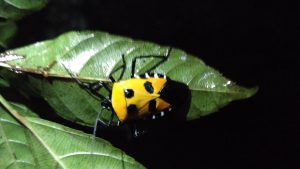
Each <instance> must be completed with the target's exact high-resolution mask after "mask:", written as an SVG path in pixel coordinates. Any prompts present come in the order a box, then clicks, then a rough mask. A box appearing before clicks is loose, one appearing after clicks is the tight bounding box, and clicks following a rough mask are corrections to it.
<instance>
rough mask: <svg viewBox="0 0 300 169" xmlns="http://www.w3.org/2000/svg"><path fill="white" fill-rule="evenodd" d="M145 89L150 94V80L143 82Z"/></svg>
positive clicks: (151, 87) (151, 90)
mask: <svg viewBox="0 0 300 169" xmlns="http://www.w3.org/2000/svg"><path fill="white" fill-rule="evenodd" d="M144 86H145V89H146V91H147V92H148V93H150V94H152V93H153V92H154V89H153V86H152V83H151V82H148V81H147V82H145V83H144Z"/></svg>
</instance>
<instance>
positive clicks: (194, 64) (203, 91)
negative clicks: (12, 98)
mask: <svg viewBox="0 0 300 169" xmlns="http://www.w3.org/2000/svg"><path fill="white" fill-rule="evenodd" d="M168 49H169V47H163V46H159V45H157V44H154V43H149V42H144V41H134V40H132V39H130V38H125V37H120V36H115V35H110V34H108V33H103V32H88V31H86V32H69V33H65V34H63V35H61V36H59V37H57V38H55V39H52V40H47V41H44V42H39V43H35V44H32V45H28V46H25V47H21V48H18V49H14V50H11V51H9V52H10V53H14V54H17V55H22V56H25V58H24V59H19V60H13V61H7V62H3V63H0V66H2V67H6V68H9V69H13V70H15V72H23V74H37V75H39V76H29V75H28V76H26V75H24V76H26V78H24V76H22V77H23V78H22V79H21V76H17V77H16V74H14V75H12V74H10V75H9V73H8V71H4V70H2V72H1V73H0V75H2V76H3V77H7V78H8V79H9V80H10V81H11V82H13V83H14V84H15V85H19V88H21V87H23V88H24V86H26V88H33V89H34V91H35V92H36V94H37V95H40V96H42V97H43V98H44V99H45V100H47V101H48V103H49V104H50V105H51V106H52V107H53V108H54V109H55V110H56V111H57V113H58V114H60V115H61V116H62V117H64V118H66V119H69V120H72V121H78V122H80V123H84V124H88V125H92V124H93V122H94V119H95V117H96V115H97V112H98V111H99V107H100V106H99V101H98V100H95V99H94V98H93V97H91V96H90V95H88V93H86V92H85V91H83V90H82V89H81V88H79V87H78V85H76V83H75V82H74V80H72V79H70V77H69V74H68V73H67V71H66V70H65V68H64V67H63V66H62V63H64V64H65V65H67V67H68V69H69V70H70V71H71V72H73V73H75V74H78V78H79V79H82V80H84V79H86V80H90V81H95V80H101V81H107V82H109V81H110V80H109V79H108V75H109V74H110V73H111V72H112V71H113V70H114V69H116V68H117V67H118V66H120V65H121V60H122V57H121V55H122V54H125V60H126V62H127V69H126V72H125V75H124V79H126V78H129V77H130V67H131V61H132V59H133V58H134V57H136V56H142V55H166V52H167V50H168ZM158 61H159V60H158V59H156V58H151V59H150V58H148V59H144V60H142V61H140V62H137V67H136V68H137V72H136V73H138V74H139V73H143V72H145V71H146V70H147V69H149V67H151V65H153V64H155V63H156V62H158ZM154 71H155V72H157V73H165V74H167V76H169V77H170V78H171V79H173V80H175V81H178V82H181V83H184V84H185V85H187V86H188V88H189V89H190V91H191V104H190V107H189V109H188V113H187V116H186V118H187V119H189V120H191V119H197V118H199V117H201V116H204V115H207V114H210V113H213V112H216V111H217V110H218V109H219V108H221V107H223V106H225V105H226V104H228V103H229V102H231V101H233V100H237V99H244V98H248V97H250V96H252V95H253V94H254V93H255V92H256V90H257V89H256V88H252V89H247V88H244V87H241V86H238V85H236V84H235V83H234V82H232V81H230V80H228V79H227V78H225V77H223V76H222V75H221V74H220V73H219V72H218V71H216V70H214V69H213V68H211V67H209V66H207V65H205V63H204V62H203V61H201V60H200V59H198V58H196V57H194V56H192V55H189V54H187V53H185V52H184V51H182V50H179V49H172V51H171V53H170V56H169V58H168V60H167V61H166V62H164V63H163V64H161V65H159V66H158V67H157V68H156V69H155V70H154ZM26 72H28V73H26ZM118 73H119V72H118ZM116 76H117V75H116ZM18 80H19V82H16V81H18ZM102 92H103V91H102Z"/></svg>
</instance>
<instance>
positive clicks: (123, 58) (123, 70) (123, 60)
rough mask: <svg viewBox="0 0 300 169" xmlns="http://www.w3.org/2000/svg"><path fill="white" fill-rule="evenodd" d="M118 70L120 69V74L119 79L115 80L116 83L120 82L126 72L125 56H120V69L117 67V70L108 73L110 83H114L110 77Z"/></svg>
mask: <svg viewBox="0 0 300 169" xmlns="http://www.w3.org/2000/svg"><path fill="white" fill-rule="evenodd" d="M120 69H122V72H121V74H120V76H119V78H118V79H117V81H120V80H121V79H122V78H123V76H124V73H125V70H126V61H125V55H124V54H122V65H121V66H120V67H118V68H117V69H115V70H113V71H112V72H111V73H110V75H109V78H110V80H111V81H112V82H115V81H116V80H115V79H114V78H113V76H112V75H113V74H114V73H115V72H117V71H119V70H120Z"/></svg>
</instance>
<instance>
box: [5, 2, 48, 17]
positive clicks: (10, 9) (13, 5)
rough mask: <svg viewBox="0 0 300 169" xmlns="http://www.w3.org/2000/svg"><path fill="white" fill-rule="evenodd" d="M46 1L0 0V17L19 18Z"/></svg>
mask: <svg viewBox="0 0 300 169" xmlns="http://www.w3.org/2000/svg"><path fill="white" fill-rule="evenodd" d="M46 3H47V1H45V0H0V18H4V19H10V20H17V19H20V18H21V17H23V16H25V15H27V14H29V13H30V12H32V11H36V10H39V9H40V8H42V7H44V6H45V4H46Z"/></svg>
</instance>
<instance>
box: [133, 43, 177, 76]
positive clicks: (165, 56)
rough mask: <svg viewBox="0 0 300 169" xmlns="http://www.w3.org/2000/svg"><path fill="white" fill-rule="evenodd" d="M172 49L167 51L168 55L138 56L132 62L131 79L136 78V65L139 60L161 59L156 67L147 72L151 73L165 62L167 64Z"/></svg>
mask: <svg viewBox="0 0 300 169" xmlns="http://www.w3.org/2000/svg"><path fill="white" fill-rule="evenodd" d="M171 50H172V47H169V48H168V50H167V54H166V55H146V56H137V57H135V58H134V59H133V60H132V63H131V77H132V78H133V77H134V74H135V65H136V61H137V59H144V58H159V59H161V60H160V61H159V62H157V63H156V64H155V65H154V66H152V67H151V68H149V70H148V71H147V72H151V71H152V70H154V69H155V68H156V67H157V66H159V65H160V64H162V63H163V62H165V61H166V60H167V59H168V58H169V56H170V53H171Z"/></svg>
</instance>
